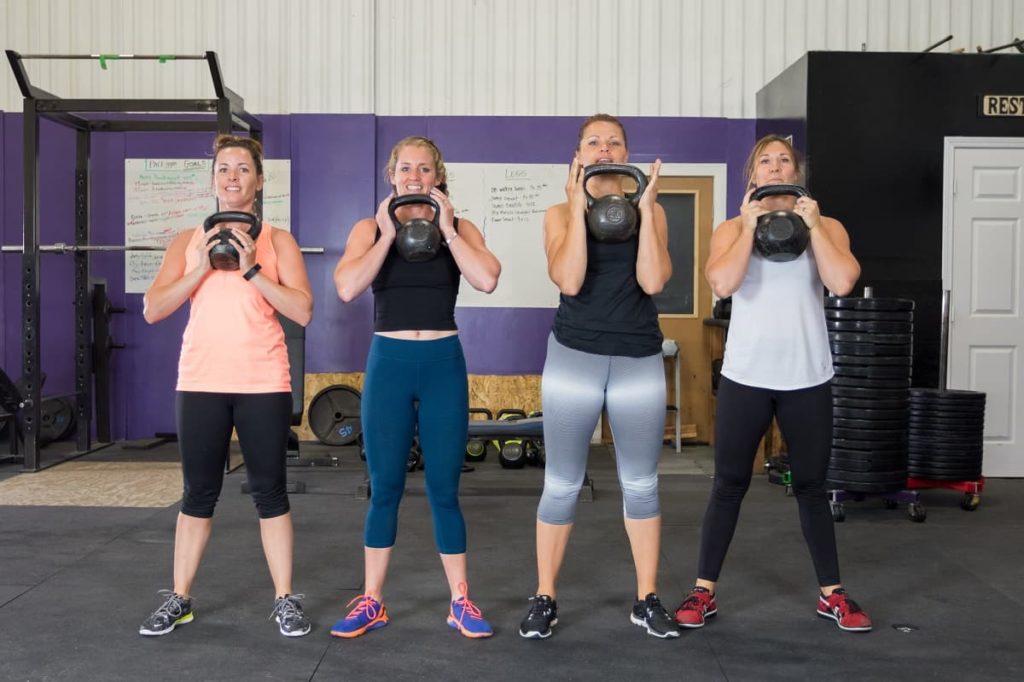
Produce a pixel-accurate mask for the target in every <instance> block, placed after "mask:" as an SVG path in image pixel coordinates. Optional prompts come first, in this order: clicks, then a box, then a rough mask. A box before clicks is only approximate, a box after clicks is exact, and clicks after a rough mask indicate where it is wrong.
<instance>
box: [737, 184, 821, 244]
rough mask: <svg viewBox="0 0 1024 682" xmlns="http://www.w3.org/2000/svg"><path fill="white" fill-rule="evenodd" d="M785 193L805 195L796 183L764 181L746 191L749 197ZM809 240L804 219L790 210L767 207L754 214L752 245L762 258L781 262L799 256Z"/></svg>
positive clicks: (761, 197) (809, 236)
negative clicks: (769, 182)
mask: <svg viewBox="0 0 1024 682" xmlns="http://www.w3.org/2000/svg"><path fill="white" fill-rule="evenodd" d="M778 195H787V196H794V197H798V198H799V197H809V196H810V194H809V193H808V192H807V190H806V189H804V188H803V187H801V186H800V185H764V186H763V187H758V188H757V189H755V190H754V191H753V192H751V193H750V200H751V201H760V200H761V199H764V198H765V197H773V196H778ZM810 241H811V231H810V230H808V229H807V223H805V222H804V219H803V218H801V217H800V216H798V215H797V214H796V213H793V212H792V211H769V212H768V213H765V214H763V215H761V216H759V217H758V219H757V227H756V228H754V248H755V249H757V252H758V253H759V254H761V255H762V256H763V257H764V258H765V259H767V260H770V261H773V262H775V263H785V262H786V261H791V260H794V259H796V258H798V257H799V256H800V254H802V253H803V252H804V251H805V250H806V249H807V244H808V243H810Z"/></svg>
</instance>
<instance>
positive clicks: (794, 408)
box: [698, 376, 839, 586]
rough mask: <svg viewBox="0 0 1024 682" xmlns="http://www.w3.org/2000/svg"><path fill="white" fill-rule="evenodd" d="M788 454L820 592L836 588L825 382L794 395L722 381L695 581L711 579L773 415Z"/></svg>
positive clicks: (829, 416) (828, 401)
mask: <svg viewBox="0 0 1024 682" xmlns="http://www.w3.org/2000/svg"><path fill="white" fill-rule="evenodd" d="M773 414H775V415H776V416H778V419H779V428H780V429H781V431H782V437H783V438H784V439H785V440H786V445H787V446H788V448H789V467H790V472H791V474H792V477H793V494H794V495H795V496H796V501H797V506H798V507H799V509H800V527H801V529H802V530H803V533H804V540H805V541H806V542H807V547H808V549H810V551H811V560H812V561H813V562H814V570H815V573H817V576H818V584H819V585H821V586H828V585H838V584H839V559H838V557H837V554H836V536H835V528H834V527H833V521H832V512H831V511H830V510H829V507H828V496H827V494H826V492H825V476H826V474H827V471H828V458H829V452H830V450H831V447H832V445H831V444H832V383H831V382H826V383H824V384H820V385H818V386H812V387H811V388H803V389H798V390H795V391H775V390H771V389H765V388H754V387H752V386H745V385H743V384H738V383H736V382H735V381H730V380H729V379H727V378H725V377H724V376H723V377H722V381H721V383H720V384H719V386H718V411H717V415H716V423H715V481H714V485H713V486H712V489H711V499H710V500H708V509H707V512H706V513H705V514H704V528H703V530H702V532H701V540H700V565H699V567H698V577H700V578H702V579H704V580H710V581H717V580H718V574H719V572H720V571H721V570H722V563H723V562H724V561H725V553H726V552H727V551H728V549H729V543H730V542H731V541H732V536H733V532H734V531H735V530H736V520H737V518H738V517H739V513H740V504H741V503H742V502H743V496H744V495H745V494H746V492H747V489H748V488H749V487H750V477H751V474H752V473H753V468H754V455H755V454H756V453H757V445H758V443H759V442H760V440H761V437H762V436H763V435H764V433H765V431H767V430H768V426H769V424H770V423H771V419H772V415H773Z"/></svg>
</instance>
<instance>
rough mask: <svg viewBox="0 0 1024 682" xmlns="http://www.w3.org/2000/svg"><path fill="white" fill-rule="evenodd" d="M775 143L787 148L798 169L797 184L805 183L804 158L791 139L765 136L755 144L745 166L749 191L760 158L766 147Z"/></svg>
mask: <svg viewBox="0 0 1024 682" xmlns="http://www.w3.org/2000/svg"><path fill="white" fill-rule="evenodd" d="M773 142H780V143H782V144H783V145H784V146H785V147H786V151H788V152H789V156H790V158H791V159H793V168H795V169H796V176H797V182H798V183H803V182H804V164H803V157H801V156H800V152H798V151H797V150H796V147H794V146H793V143H792V142H791V141H790V138H788V137H782V136H781V135H765V136H764V137H762V138H761V139H760V140H758V141H757V142H755V143H754V148H753V149H751V150H750V156H748V157H747V162H746V163H745V164H743V177H745V178H746V179H747V189H751V188H752V187H753V186H754V169H755V168H756V167H757V159H758V157H760V156H761V154H763V153H764V150H765V147H767V146H768V145H770V144H772V143H773Z"/></svg>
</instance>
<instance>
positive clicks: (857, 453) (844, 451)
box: [831, 445, 907, 460]
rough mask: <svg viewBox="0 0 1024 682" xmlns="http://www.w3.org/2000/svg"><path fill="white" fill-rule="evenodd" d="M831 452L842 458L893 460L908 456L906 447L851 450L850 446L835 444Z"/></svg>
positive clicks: (834, 455)
mask: <svg viewBox="0 0 1024 682" xmlns="http://www.w3.org/2000/svg"><path fill="white" fill-rule="evenodd" d="M831 453H832V456H833V457H838V458H840V459H878V460H892V459H906V458H907V449H906V448H902V449H899V450H851V449H849V448H841V447H836V446H835V445H833V446H832V450H831Z"/></svg>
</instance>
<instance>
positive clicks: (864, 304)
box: [825, 296, 914, 311]
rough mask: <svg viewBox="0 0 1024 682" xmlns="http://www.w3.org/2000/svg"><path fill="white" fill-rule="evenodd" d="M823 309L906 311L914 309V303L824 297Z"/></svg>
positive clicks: (883, 299) (879, 299) (893, 300)
mask: <svg viewBox="0 0 1024 682" xmlns="http://www.w3.org/2000/svg"><path fill="white" fill-rule="evenodd" d="M825 307H826V308H833V309H841V310H889V311H901V310H902V311H907V310H913V309H914V302H913V301H912V300H910V299H908V298H857V297H853V296H851V297H842V296H826V297H825Z"/></svg>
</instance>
